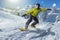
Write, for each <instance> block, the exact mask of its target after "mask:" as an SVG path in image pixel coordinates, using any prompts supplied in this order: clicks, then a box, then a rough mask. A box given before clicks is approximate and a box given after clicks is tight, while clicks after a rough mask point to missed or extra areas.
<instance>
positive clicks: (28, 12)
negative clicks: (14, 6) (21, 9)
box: [26, 8, 34, 15]
mask: <svg viewBox="0 0 60 40" xmlns="http://www.w3.org/2000/svg"><path fill="white" fill-rule="evenodd" d="M33 10H34V8H32V9H30V10H29V11H27V12H26V14H27V15H28V14H31V13H32V12H33Z"/></svg>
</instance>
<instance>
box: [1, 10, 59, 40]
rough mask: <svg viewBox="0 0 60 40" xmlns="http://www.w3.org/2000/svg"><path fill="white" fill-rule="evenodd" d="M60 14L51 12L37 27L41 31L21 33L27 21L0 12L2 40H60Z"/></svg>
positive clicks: (34, 30)
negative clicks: (21, 28)
mask: <svg viewBox="0 0 60 40" xmlns="http://www.w3.org/2000/svg"><path fill="white" fill-rule="evenodd" d="M59 15H60V12H54V11H51V12H50V14H48V15H47V16H46V19H44V21H40V23H39V24H37V25H36V26H37V27H38V28H39V29H37V30H36V29H33V30H29V31H20V30H19V29H18V28H20V27H24V25H25V23H26V21H27V20H26V19H24V18H22V17H19V16H16V15H12V14H10V13H9V12H4V11H1V10H0V40H60V21H59V19H60V17H59Z"/></svg>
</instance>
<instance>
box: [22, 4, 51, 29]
mask: <svg viewBox="0 0 60 40" xmlns="http://www.w3.org/2000/svg"><path fill="white" fill-rule="evenodd" d="M47 10H51V9H47V8H40V4H39V3H37V4H36V5H35V7H34V8H32V9H31V10H29V11H27V12H26V14H24V15H23V16H26V15H30V18H29V19H28V21H27V22H26V25H25V28H24V29H23V30H26V29H28V26H29V24H30V23H31V22H32V19H33V20H34V22H33V23H32V24H31V27H34V28H36V27H35V25H36V24H38V23H39V21H38V18H37V15H38V14H39V13H40V12H46V11H47Z"/></svg>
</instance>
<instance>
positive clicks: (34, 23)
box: [25, 15, 39, 29]
mask: <svg viewBox="0 0 60 40" xmlns="http://www.w3.org/2000/svg"><path fill="white" fill-rule="evenodd" d="M32 20H34V22H33V23H32V24H31V26H35V25H36V24H37V23H39V21H38V18H37V17H33V16H32V15H30V18H29V19H28V21H27V22H26V25H25V28H26V29H27V28H28V26H29V24H30V23H31V22H32Z"/></svg>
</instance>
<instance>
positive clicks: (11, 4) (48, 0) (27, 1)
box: [0, 0, 60, 8]
mask: <svg viewBox="0 0 60 40" xmlns="http://www.w3.org/2000/svg"><path fill="white" fill-rule="evenodd" d="M36 3H40V5H41V7H46V8H51V7H52V5H53V4H54V3H55V4H56V8H60V5H59V4H60V0H0V7H6V8H18V7H20V8H21V7H25V6H26V5H35V4H36Z"/></svg>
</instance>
